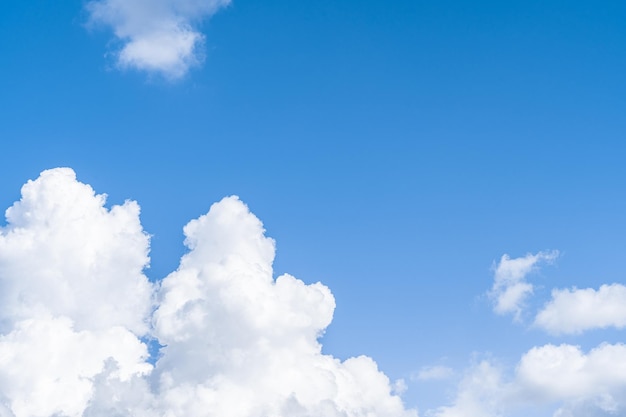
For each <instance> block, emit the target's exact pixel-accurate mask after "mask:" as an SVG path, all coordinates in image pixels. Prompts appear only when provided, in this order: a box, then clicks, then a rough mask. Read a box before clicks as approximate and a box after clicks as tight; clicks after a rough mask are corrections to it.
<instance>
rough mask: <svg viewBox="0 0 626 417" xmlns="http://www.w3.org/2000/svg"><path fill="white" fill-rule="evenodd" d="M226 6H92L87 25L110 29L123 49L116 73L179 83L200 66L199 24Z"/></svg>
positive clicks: (221, 1) (215, 1) (105, 2)
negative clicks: (134, 72)
mask: <svg viewBox="0 0 626 417" xmlns="http://www.w3.org/2000/svg"><path fill="white" fill-rule="evenodd" d="M228 4H230V0H92V1H90V2H88V3H87V6H86V7H87V11H88V13H89V17H90V23H91V24H102V25H105V26H108V27H110V28H111V29H112V30H113V34H114V35H115V38H116V39H117V41H118V42H119V43H121V45H122V46H121V48H120V49H119V50H118V51H116V52H115V56H116V60H117V65H118V66H119V67H120V68H132V69H137V70H141V71H147V72H151V73H159V74H161V75H163V76H165V77H166V78H168V79H177V78H180V77H183V76H184V75H185V74H186V73H187V71H188V70H189V69H190V67H192V66H195V65H198V64H199V63H200V62H201V61H202V45H203V43H204V35H202V33H201V32H200V31H199V30H198V24H199V23H200V22H201V21H202V20H203V19H205V18H207V17H209V16H211V15H212V14H214V13H215V12H216V11H218V10H219V9H220V8H223V7H226V6H227V5H228Z"/></svg>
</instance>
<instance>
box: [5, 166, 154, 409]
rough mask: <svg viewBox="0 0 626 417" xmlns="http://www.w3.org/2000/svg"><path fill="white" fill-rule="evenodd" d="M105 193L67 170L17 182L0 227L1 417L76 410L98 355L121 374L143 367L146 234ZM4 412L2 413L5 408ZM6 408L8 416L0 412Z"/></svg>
mask: <svg viewBox="0 0 626 417" xmlns="http://www.w3.org/2000/svg"><path fill="white" fill-rule="evenodd" d="M104 202H105V196H104V195H95V193H94V191H93V190H92V189H91V187H89V186H87V185H84V184H81V183H79V182H77V181H76V179H75V176H74V172H73V171H72V170H70V169H56V170H50V171H45V172H43V173H42V174H41V176H40V178H39V179H37V180H36V181H29V182H28V183H27V184H26V185H25V186H24V187H23V188H22V199H21V200H20V201H19V202H16V203H15V204H14V205H13V206H12V207H11V208H9V209H8V210H7V211H6V218H7V222H8V224H7V226H6V227H4V228H2V229H0V320H1V326H0V398H2V403H3V405H4V407H5V408H6V413H5V414H6V415H14V416H15V417H31V416H51V415H57V414H58V415H66V416H70V417H75V416H80V415H81V413H82V411H83V410H84V408H85V407H86V406H87V404H88V402H89V400H90V397H91V393H92V390H93V388H94V385H93V380H92V378H94V377H95V376H96V375H98V374H99V373H100V372H102V371H103V370H104V368H105V363H106V362H107V361H113V363H114V364H115V366H114V367H115V371H114V372H112V374H111V378H113V379H117V380H119V381H126V380H128V379H130V378H131V377H132V376H133V375H143V374H145V373H147V372H149V371H150V369H151V368H152V366H151V365H150V364H148V363H146V359H147V357H148V351H147V348H146V346H145V344H143V343H141V341H140V339H139V337H140V336H142V335H144V334H146V332H147V331H148V330H149V326H148V323H149V313H150V310H151V307H152V292H153V289H152V285H151V284H150V283H149V282H148V280H147V278H146V277H145V276H144V275H143V273H142V269H143V268H144V267H145V265H146V264H147V262H148V257H147V253H148V237H147V235H146V234H145V233H144V232H143V230H142V228H141V224H140V223H139V207H138V206H137V204H135V203H133V202H126V203H125V204H123V205H121V206H114V207H113V208H112V209H111V210H107V209H106V208H104V206H103V205H104ZM8 410H10V413H9V411H8ZM7 413H8V414H7Z"/></svg>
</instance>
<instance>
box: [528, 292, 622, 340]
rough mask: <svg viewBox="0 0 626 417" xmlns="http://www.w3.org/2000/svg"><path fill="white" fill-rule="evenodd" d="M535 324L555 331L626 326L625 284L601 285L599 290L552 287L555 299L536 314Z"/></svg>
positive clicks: (559, 332)
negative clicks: (554, 288) (555, 288)
mask: <svg viewBox="0 0 626 417" xmlns="http://www.w3.org/2000/svg"><path fill="white" fill-rule="evenodd" d="M535 326H537V327H540V328H542V329H544V330H546V331H548V332H550V333H552V334H564V333H568V334H577V333H582V332H584V331H586V330H590V329H597V328H607V327H615V328H618V329H621V328H624V327H626V287H625V286H624V285H621V284H611V285H602V286H601V287H600V288H599V289H598V290H594V289H593V288H586V289H577V288H573V289H564V290H558V289H557V290H553V291H552V299H551V300H550V301H549V302H548V303H547V304H546V305H545V306H544V308H543V309H542V310H541V311H540V312H539V313H538V314H537V317H536V318H535Z"/></svg>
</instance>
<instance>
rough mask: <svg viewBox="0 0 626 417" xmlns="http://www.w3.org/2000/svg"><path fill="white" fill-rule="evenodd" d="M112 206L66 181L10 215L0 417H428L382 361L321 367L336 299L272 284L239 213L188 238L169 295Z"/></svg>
mask: <svg viewBox="0 0 626 417" xmlns="http://www.w3.org/2000/svg"><path fill="white" fill-rule="evenodd" d="M105 199H106V196H104V195H97V194H95V192H94V190H93V189H92V188H91V187H90V186H88V185H85V184H82V183H80V182H78V181H77V180H76V177H75V174H74V172H73V171H72V170H71V169H68V168H60V169H54V170H49V171H45V172H43V173H42V174H41V176H40V177H39V178H38V179H37V180H35V181H29V182H28V183H27V184H26V185H25V186H24V187H23V188H22V198H21V200H20V201H19V202H16V203H15V204H14V205H13V206H12V207H11V208H9V209H8V210H7V212H6V218H7V225H6V227H4V228H2V229H0V296H1V297H2V299H1V303H0V319H1V328H0V417H52V416H67V417H81V416H84V417H105V416H106V417H113V416H115V417H117V416H120V417H122V416H137V417H163V416H167V417H174V416H187V417H195V416H229V417H257V416H264V417H265V416H267V417H374V416H375V417H416V416H417V411H415V410H407V409H405V407H404V406H403V404H402V401H401V399H400V398H399V397H398V396H397V395H395V394H393V392H392V384H390V381H389V379H388V378H387V377H386V376H385V375H384V374H383V373H381V372H380V371H379V370H378V369H377V366H376V363H375V362H374V361H373V360H372V359H370V358H368V357H364V356H360V357H355V358H351V359H348V360H346V361H343V362H342V361H339V360H338V359H336V358H334V357H332V356H329V355H324V354H322V353H321V345H320V343H319V341H318V338H319V336H320V335H321V334H322V333H323V331H324V329H325V328H326V327H327V326H328V325H329V324H330V322H331V320H332V315H333V310H334V307H335V302H334V298H333V296H332V294H331V292H330V290H329V289H328V288H327V287H325V286H324V285H322V284H320V283H316V284H312V285H306V284H305V283H303V282H302V281H300V280H298V279H296V278H294V277H292V276H290V275H283V276H280V277H278V278H276V279H274V278H273V272H272V261H273V259H274V251H275V247H274V241H273V240H272V239H270V238H268V237H266V236H265V234H264V232H265V231H264V229H263V225H262V223H261V222H260V221H259V220H258V219H257V218H256V217H255V216H254V215H253V214H252V213H250V211H249V210H248V208H247V207H246V206H245V205H244V204H243V203H242V202H241V201H239V200H238V199H237V198H236V197H228V198H225V199H224V200H222V201H221V202H219V203H216V204H214V205H213V206H212V207H211V209H210V211H209V212H208V213H207V214H206V215H204V216H202V217H200V218H199V219H196V220H193V221H191V222H190V223H189V224H188V225H187V226H186V227H185V228H184V232H185V236H186V240H185V244H186V245H187V246H188V248H189V252H188V253H187V254H186V255H185V256H184V257H183V258H182V259H181V262H180V266H179V267H178V269H177V270H176V271H175V272H173V273H171V274H170V275H169V276H167V277H166V278H165V279H163V280H162V281H161V282H160V283H159V284H152V283H150V282H149V281H148V279H147V278H146V277H145V275H144V274H143V272H142V271H143V269H144V268H145V267H146V266H147V264H148V260H149V259H148V249H149V237H148V235H147V234H146V233H145V232H144V231H143V229H142V227H141V224H140V221H139V207H138V205H137V204H136V203H134V202H131V201H128V202H126V203H124V204H123V205H120V206H114V207H112V208H111V209H107V208H106V207H105ZM148 338H156V340H157V341H158V343H159V344H161V345H162V346H163V347H162V349H161V351H160V355H159V359H158V360H157V361H156V363H155V364H154V365H152V364H151V363H150V361H149V355H148V348H147V346H146V342H145V341H146V340H148Z"/></svg>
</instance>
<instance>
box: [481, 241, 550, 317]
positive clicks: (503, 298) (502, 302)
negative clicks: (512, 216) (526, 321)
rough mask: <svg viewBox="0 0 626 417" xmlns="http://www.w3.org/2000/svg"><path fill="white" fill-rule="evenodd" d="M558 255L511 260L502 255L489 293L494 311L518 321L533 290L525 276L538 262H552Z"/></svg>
mask: <svg viewBox="0 0 626 417" xmlns="http://www.w3.org/2000/svg"><path fill="white" fill-rule="evenodd" d="M558 254H559V253H558V251H550V252H538V253H536V254H534V255H533V254H530V253H529V254H527V255H526V256H524V257H520V258H513V259H511V258H510V257H509V255H506V254H505V255H502V258H501V259H500V262H499V263H498V264H497V265H496V266H495V271H494V283H493V286H492V288H491V291H489V297H490V298H491V299H492V300H493V302H494V311H495V312H496V313H497V314H502V315H504V314H511V313H512V314H514V317H515V319H516V320H519V319H520V315H521V312H522V308H523V306H524V302H525V300H526V298H527V297H528V296H529V295H530V294H532V293H533V290H534V287H533V285H532V284H530V283H529V282H527V281H526V276H527V275H528V274H529V273H531V272H532V271H534V270H535V269H536V268H537V265H538V264H539V263H540V262H552V261H553V260H554V259H556V258H557V256H558Z"/></svg>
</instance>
